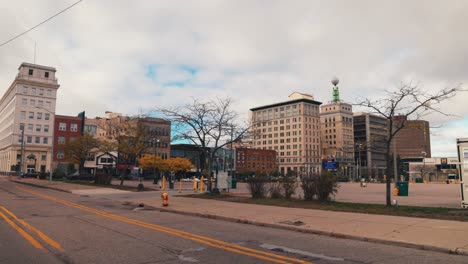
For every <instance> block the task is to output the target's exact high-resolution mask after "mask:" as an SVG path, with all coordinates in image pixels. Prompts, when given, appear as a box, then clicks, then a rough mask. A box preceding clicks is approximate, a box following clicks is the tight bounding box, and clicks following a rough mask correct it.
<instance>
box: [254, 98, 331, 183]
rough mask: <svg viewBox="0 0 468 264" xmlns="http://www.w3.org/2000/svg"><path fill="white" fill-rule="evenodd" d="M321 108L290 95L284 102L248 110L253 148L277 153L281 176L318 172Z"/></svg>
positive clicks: (304, 99)
mask: <svg viewBox="0 0 468 264" xmlns="http://www.w3.org/2000/svg"><path fill="white" fill-rule="evenodd" d="M321 104H322V103H321V102H318V101H315V100H314V97H313V96H312V95H308V94H302V93H298V92H294V93H292V94H291V95H289V100H288V101H285V102H280V103H276V104H271V105H265V106H260V107H255V108H252V109H250V111H251V117H250V119H251V127H252V131H251V132H252V134H251V135H252V137H253V140H252V141H253V142H252V145H253V147H254V148H260V149H269V150H275V151H277V153H278V155H277V156H278V167H279V170H280V172H281V173H282V174H286V173H288V172H290V171H295V172H296V173H297V174H298V175H300V174H305V173H307V172H311V173H318V172H320V171H321V150H320V111H319V106H320V105H321Z"/></svg>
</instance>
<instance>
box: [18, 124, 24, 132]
mask: <svg viewBox="0 0 468 264" xmlns="http://www.w3.org/2000/svg"><path fill="white" fill-rule="evenodd" d="M19 129H20V131H23V130H24V123H20V125H19Z"/></svg>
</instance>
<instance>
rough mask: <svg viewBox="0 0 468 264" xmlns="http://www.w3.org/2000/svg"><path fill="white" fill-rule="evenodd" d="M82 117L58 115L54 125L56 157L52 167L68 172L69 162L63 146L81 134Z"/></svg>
mask: <svg viewBox="0 0 468 264" xmlns="http://www.w3.org/2000/svg"><path fill="white" fill-rule="evenodd" d="M82 129H83V127H82V118H81V117H76V116H65V115H56V116H55V125H54V143H53V145H54V151H53V153H54V159H53V164H52V168H53V170H55V169H58V170H59V171H62V172H67V171H68V170H67V166H69V162H67V161H66V158H67V157H65V152H64V149H63V146H64V145H65V144H66V143H67V142H69V141H70V140H73V139H74V138H78V137H79V136H80V135H81V131H82Z"/></svg>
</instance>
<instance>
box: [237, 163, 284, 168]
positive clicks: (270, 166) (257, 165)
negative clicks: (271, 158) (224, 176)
mask: <svg viewBox="0 0 468 264" xmlns="http://www.w3.org/2000/svg"><path fill="white" fill-rule="evenodd" d="M245 165H246V164H244V162H240V163H238V164H237V166H238V167H240V168H244V167H246V168H263V169H271V168H275V167H276V166H275V164H271V163H267V164H263V163H250V162H249V163H247V166H245Z"/></svg>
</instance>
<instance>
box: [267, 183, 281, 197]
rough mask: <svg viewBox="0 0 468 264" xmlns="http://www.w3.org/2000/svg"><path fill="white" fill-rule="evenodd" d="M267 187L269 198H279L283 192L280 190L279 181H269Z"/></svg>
mask: <svg viewBox="0 0 468 264" xmlns="http://www.w3.org/2000/svg"><path fill="white" fill-rule="evenodd" d="M268 188H269V190H268V191H269V193H270V198H271V199H280V198H283V193H282V192H281V191H282V189H283V188H282V186H281V183H280V182H271V183H270V184H269V185H268Z"/></svg>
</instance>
